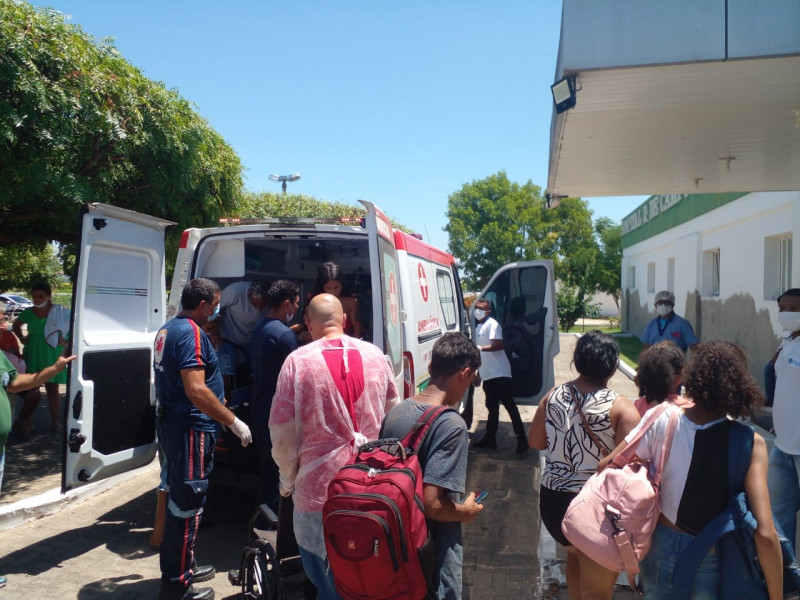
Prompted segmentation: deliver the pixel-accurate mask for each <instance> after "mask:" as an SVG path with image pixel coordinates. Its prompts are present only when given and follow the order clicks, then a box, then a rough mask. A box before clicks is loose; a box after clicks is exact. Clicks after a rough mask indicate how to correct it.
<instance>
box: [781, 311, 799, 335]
mask: <svg viewBox="0 0 800 600" xmlns="http://www.w3.org/2000/svg"><path fill="white" fill-rule="evenodd" d="M778 323H780V324H781V327H783V328H784V329H785V330H787V331H797V330H798V329H800V312H789V311H783V312H779V313H778Z"/></svg>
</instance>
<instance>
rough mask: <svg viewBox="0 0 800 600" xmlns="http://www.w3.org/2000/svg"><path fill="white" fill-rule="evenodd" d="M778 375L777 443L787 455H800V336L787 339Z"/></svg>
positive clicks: (777, 365)
mask: <svg viewBox="0 0 800 600" xmlns="http://www.w3.org/2000/svg"><path fill="white" fill-rule="evenodd" d="M775 378H776V381H775V402H774V404H773V406H772V422H773V424H774V426H775V445H776V446H777V447H778V449H779V450H781V451H783V452H786V453H787V454H800V402H799V401H798V392H797V391H798V390H800V337H797V338H795V339H793V340H792V339H788V338H787V339H784V340H783V343H782V344H781V353H780V354H779V355H778V359H777V360H776V361H775Z"/></svg>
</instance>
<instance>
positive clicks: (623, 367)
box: [617, 361, 636, 381]
mask: <svg viewBox="0 0 800 600" xmlns="http://www.w3.org/2000/svg"><path fill="white" fill-rule="evenodd" d="M617 371H619V372H620V373H622V374H623V375H625V376H626V377H627V378H628V379H630V380H631V381H633V380H634V379H635V378H636V371H635V370H634V369H633V367H631V366H630V365H629V364H628V363H626V362H623V361H619V364H618V365H617Z"/></svg>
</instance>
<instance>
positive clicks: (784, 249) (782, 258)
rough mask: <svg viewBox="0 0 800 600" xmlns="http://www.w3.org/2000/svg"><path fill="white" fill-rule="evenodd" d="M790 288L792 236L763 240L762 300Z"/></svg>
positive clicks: (786, 235) (779, 236) (773, 298)
mask: <svg viewBox="0 0 800 600" xmlns="http://www.w3.org/2000/svg"><path fill="white" fill-rule="evenodd" d="M791 287H792V234H791V233H786V234H782V235H773V236H769V237H765V238H764V300H775V299H777V297H778V296H780V295H781V294H782V293H783V292H785V291H786V290H788V289H789V288H791Z"/></svg>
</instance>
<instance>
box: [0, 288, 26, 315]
mask: <svg viewBox="0 0 800 600" xmlns="http://www.w3.org/2000/svg"><path fill="white" fill-rule="evenodd" d="M0 304H3V305H4V310H5V313H6V316H7V317H8V318H9V320H11V321H13V320H14V319H16V318H17V317H18V316H19V313H21V312H22V311H23V310H25V309H26V308H30V307H31V306H33V302H31V301H30V300H28V299H27V298H25V297H24V296H17V295H16V294H0Z"/></svg>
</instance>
